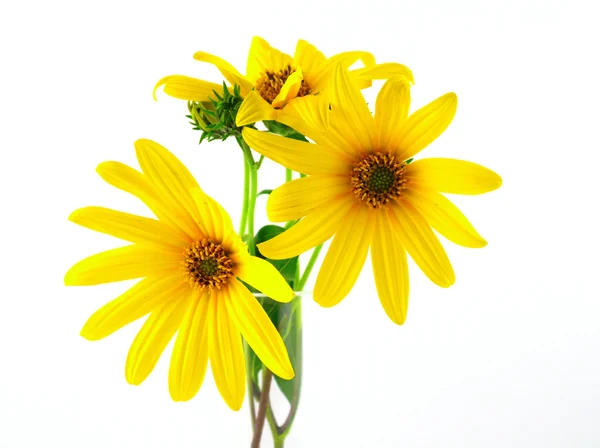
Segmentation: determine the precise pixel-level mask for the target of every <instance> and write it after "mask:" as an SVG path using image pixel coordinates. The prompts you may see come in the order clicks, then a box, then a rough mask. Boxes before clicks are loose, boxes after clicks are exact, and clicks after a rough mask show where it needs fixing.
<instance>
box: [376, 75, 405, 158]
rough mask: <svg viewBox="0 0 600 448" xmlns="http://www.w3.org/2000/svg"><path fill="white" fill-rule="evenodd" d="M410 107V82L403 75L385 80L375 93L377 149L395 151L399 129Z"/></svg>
mask: <svg viewBox="0 0 600 448" xmlns="http://www.w3.org/2000/svg"><path fill="white" fill-rule="evenodd" d="M409 109H410V83H409V82H408V80H407V79H406V78H404V77H396V78H392V79H390V80H389V81H387V82H386V83H385V84H384V85H383V87H382V88H381V90H380V91H379V95H377V103H376V105H375V127H376V129H377V134H378V135H379V145H378V147H379V149H380V150H386V151H390V152H392V151H393V152H395V151H396V149H397V148H398V142H399V138H400V137H401V135H400V129H401V126H402V123H403V122H404V120H406V117H408V111H409Z"/></svg>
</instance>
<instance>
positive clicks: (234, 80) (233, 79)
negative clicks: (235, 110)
mask: <svg viewBox="0 0 600 448" xmlns="http://www.w3.org/2000/svg"><path fill="white" fill-rule="evenodd" d="M194 59H196V60H197V61H201V62H208V63H209V64H212V65H214V66H215V67H217V68H218V69H219V71H220V72H221V74H222V75H223V77H224V78H225V79H226V80H227V81H229V83H230V84H232V85H235V84H237V85H239V86H240V94H241V95H242V96H246V95H247V94H248V93H250V91H251V90H252V84H251V83H250V82H248V80H247V79H246V78H245V77H244V76H243V75H242V74H241V73H240V72H238V71H237V69H236V68H235V67H234V66H233V65H231V64H230V63H229V62H227V61H226V60H224V59H221V58H220V57H218V56H215V55H212V54H210V53H205V52H204V51H197V52H196V53H195V54H194ZM221 88H222V87H221ZM217 91H219V90H217Z"/></svg>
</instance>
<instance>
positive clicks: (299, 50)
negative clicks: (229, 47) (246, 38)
mask: <svg viewBox="0 0 600 448" xmlns="http://www.w3.org/2000/svg"><path fill="white" fill-rule="evenodd" d="M194 59H196V60H198V61H202V62H208V63H210V64H213V65H215V66H216V67H217V68H218V69H219V71H220V72H221V74H222V75H223V77H224V78H225V79H226V80H227V81H228V82H229V83H230V84H231V85H238V86H240V94H241V96H242V97H244V102H243V103H242V105H241V107H240V109H239V112H238V116H237V126H244V125H246V124H250V123H254V122H257V121H262V120H278V119H279V116H281V115H285V114H286V113H292V114H294V115H295V114H296V112H295V111H294V110H292V109H293V108H291V109H290V110H288V111H286V109H287V107H286V106H288V105H292V104H295V103H299V104H296V106H295V107H300V108H301V107H304V106H302V104H303V102H304V101H303V99H306V100H307V101H309V102H311V103H314V100H309V99H308V98H311V97H314V96H315V95H318V94H320V93H321V92H323V91H324V90H325V89H326V88H327V86H328V84H329V82H330V80H331V77H332V75H333V71H334V68H335V67H336V66H337V65H338V64H341V65H342V66H343V67H344V68H345V69H348V68H349V67H350V66H352V65H353V64H354V63H355V62H357V61H359V60H360V61H362V62H363V64H364V68H361V69H357V70H352V71H351V72H350V73H351V76H352V77H353V78H354V79H355V80H356V82H357V83H359V85H360V86H361V87H363V88H364V87H368V86H370V85H371V81H372V80H373V79H387V78H389V77H392V76H396V75H403V76H405V77H407V78H408V79H410V80H411V81H412V73H411V71H410V70H409V69H408V68H407V67H405V66H404V65H401V64H397V63H385V64H376V63H375V58H374V57H373V55H372V54H371V53H368V52H365V51H349V52H344V53H340V54H337V55H335V56H332V57H330V58H326V57H325V56H324V55H323V53H321V52H320V51H319V50H317V49H316V48H315V47H314V46H313V45H311V44H309V43H308V42H306V41H304V40H299V41H298V44H297V46H296V52H295V54H294V56H293V57H292V56H289V55H287V54H285V53H282V52H281V51H279V50H277V49H275V48H273V47H271V46H270V45H269V44H268V43H267V41H265V40H264V39H262V38H260V37H254V38H253V39H252V44H251V46H250V53H249V55H248V63H247V66H246V75H245V76H244V75H242V74H241V73H240V72H239V71H238V70H237V69H236V68H235V67H233V66H232V65H231V64H230V63H228V62H227V61H225V60H223V59H221V58H219V57H217V56H214V55H212V54H209V53H205V52H203V51H199V52H197V53H196V54H195V55H194ZM161 86H164V91H165V93H166V94H168V95H170V96H173V97H175V98H180V99H185V100H188V101H198V102H202V101H204V102H205V101H207V100H208V98H209V97H211V96H214V93H213V92H220V91H221V90H222V86H220V85H219V84H215V83H211V82H207V81H203V80H200V79H196V78H190V77H188V76H182V75H171V76H166V77H164V78H163V79H161V80H160V81H158V83H157V84H156V87H155V88H154V91H155V93H156V90H157V89H158V88H159V87H161ZM318 104H319V107H320V108H321V110H322V112H323V115H324V116H325V115H326V114H325V111H326V110H327V108H328V103H327V101H321V102H319V103H318Z"/></svg>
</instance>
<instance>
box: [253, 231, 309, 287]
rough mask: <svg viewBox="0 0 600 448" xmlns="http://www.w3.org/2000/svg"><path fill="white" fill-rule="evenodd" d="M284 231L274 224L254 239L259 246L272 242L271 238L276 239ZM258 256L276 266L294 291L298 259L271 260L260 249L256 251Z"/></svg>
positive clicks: (259, 232)
mask: <svg viewBox="0 0 600 448" xmlns="http://www.w3.org/2000/svg"><path fill="white" fill-rule="evenodd" d="M284 231H285V229H284V228H283V227H280V226H276V225H273V224H269V225H266V226H264V227H262V228H261V229H260V230H259V231H258V233H257V234H256V237H255V238H254V243H255V244H256V245H258V244H260V243H263V242H265V241H268V240H270V239H271V238H275V237H276V236H277V235H279V234H280V233H282V232H284ZM256 255H257V256H258V257H260V258H263V259H265V260H267V261H268V262H269V263H271V264H272V265H273V266H275V268H276V269H277V270H278V271H279V272H280V273H281V275H283V278H285V279H286V280H287V282H288V283H289V285H290V286H291V287H292V289H293V288H294V280H295V279H296V270H297V269H298V257H294V258H286V259H284V260H271V259H270V258H267V257H265V256H264V255H263V254H261V253H260V250H258V248H257V249H256Z"/></svg>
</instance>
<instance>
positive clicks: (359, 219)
mask: <svg viewBox="0 0 600 448" xmlns="http://www.w3.org/2000/svg"><path fill="white" fill-rule="evenodd" d="M373 228H374V216H373V213H372V212H371V211H370V209H369V208H367V207H365V206H363V205H361V204H356V205H355V206H354V208H353V209H352V210H351V211H350V212H349V213H347V214H346V217H345V218H344V220H343V221H342V222H341V225H340V227H339V229H338V230H337V232H336V234H335V237H334V238H333V242H332V243H331V246H330V247H329V250H328V251H327V255H326V256H325V259H324V260H323V265H322V266H321V270H320V271H319V275H318V276H317V282H316V284H315V291H314V294H313V297H314V299H315V302H317V303H318V304H319V305H321V306H325V307H330V306H334V305H337V304H338V303H340V301H341V300H342V299H343V298H344V297H346V296H347V295H348V293H349V292H350V290H351V289H352V287H353V286H354V283H356V279H357V278H358V274H360V271H361V270H362V267H363V265H364V264H365V260H366V258H367V253H368V251H369V244H371V239H372V237H373Z"/></svg>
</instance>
